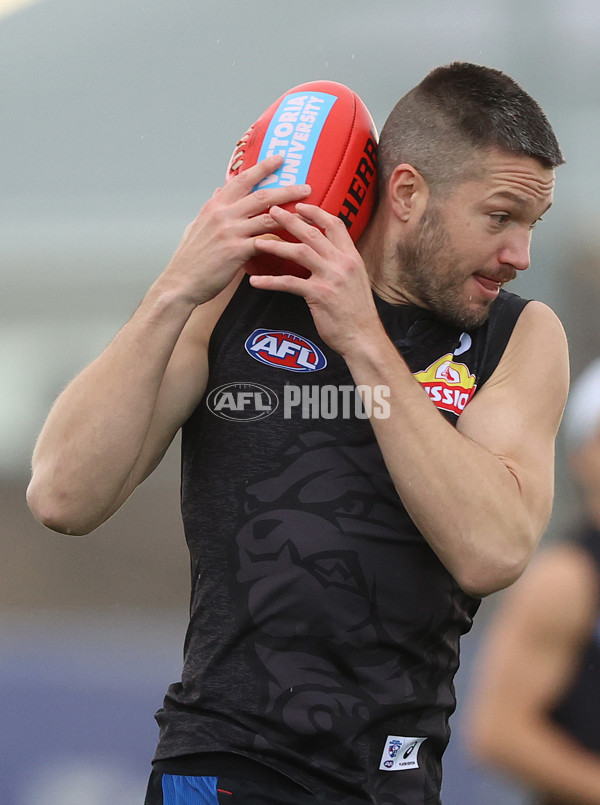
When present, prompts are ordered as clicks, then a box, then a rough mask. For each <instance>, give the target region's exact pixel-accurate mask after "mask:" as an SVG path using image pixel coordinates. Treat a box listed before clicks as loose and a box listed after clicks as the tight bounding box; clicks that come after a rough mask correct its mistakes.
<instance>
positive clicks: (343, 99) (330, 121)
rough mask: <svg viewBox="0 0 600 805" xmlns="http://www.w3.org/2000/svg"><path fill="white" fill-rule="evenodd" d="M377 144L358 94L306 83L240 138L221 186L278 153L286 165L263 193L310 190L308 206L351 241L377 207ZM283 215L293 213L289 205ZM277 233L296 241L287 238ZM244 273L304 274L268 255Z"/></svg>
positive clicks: (268, 181) (265, 182) (331, 85)
mask: <svg viewBox="0 0 600 805" xmlns="http://www.w3.org/2000/svg"><path fill="white" fill-rule="evenodd" d="M377 140H378V135H377V130H376V128H375V124H374V123H373V119H372V117H371V115H370V113H369V110H368V109H367V107H366V106H365V104H364V103H363V101H362V100H361V99H360V98H359V96H358V95H357V94H356V93H355V92H353V91H352V90H351V89H349V88H348V87H346V86H344V85H343V84H339V83H337V82H335V81H310V82H308V83H306V84H299V85H298V86H297V87H293V88H292V89H290V90H288V92H286V93H284V94H283V95H282V96H281V97H280V98H278V99H277V100H276V101H275V102H274V103H272V104H271V106H269V108H268V109H267V110H266V111H265V112H264V113H263V114H262V115H261V116H260V117H259V118H258V120H257V121H256V123H254V124H253V125H252V126H251V127H250V128H249V129H248V131H247V132H246V133H245V134H244V135H243V137H241V138H240V140H239V141H238V143H237V145H236V147H235V149H234V151H233V154H232V156H231V159H230V161H229V165H228V167H227V175H226V180H229V179H230V178H231V177H232V176H235V175H236V174H238V173H239V172H240V171H243V170H246V169H247V168H249V167H251V166H252V165H255V164H256V163H257V162H260V161H261V160H262V159H265V158H266V157H268V156H271V155H272V154H282V155H283V157H284V163H283V165H282V166H281V168H279V170H278V171H276V173H274V174H272V175H271V176H268V177H267V178H266V179H264V180H263V181H262V182H261V183H260V187H267V188H274V187H284V186H288V185H292V184H309V185H310V186H311V193H310V195H309V196H308V197H307V198H306V199H305V201H306V202H307V203H309V204H315V205H317V206H319V207H321V208H322V209H324V210H326V211H327V212H329V213H331V214H333V215H337V216H338V217H339V218H341V219H342V221H343V222H344V223H345V224H346V227H347V228H348V231H349V233H350V235H351V236H352V239H353V240H354V241H356V240H358V238H359V237H360V235H361V234H362V232H363V231H364V229H365V227H366V225H367V222H368V221H369V218H370V215H371V212H372V210H373V206H374V203H375V196H376V192H377V190H376V174H377ZM257 188H258V186H257ZM257 188H255V189H257ZM284 206H287V205H284ZM288 209H292V211H293V205H290V206H289V207H288ZM277 234H278V235H279V236H280V237H282V238H284V239H286V240H289V241H291V240H294V239H293V238H292V237H291V236H290V235H289V234H288V233H287V232H283V231H280V232H278V233H277ZM266 237H268V236H266ZM246 270H247V271H248V273H250V274H297V275H299V276H304V277H305V276H308V275H309V272H308V271H307V270H306V269H305V268H303V267H302V266H298V265H295V264H293V263H290V262H289V261H287V260H281V259H280V258H276V257H273V256H271V255H261V257H260V258H254V259H253V260H251V261H250V262H249V263H248V264H247V265H246Z"/></svg>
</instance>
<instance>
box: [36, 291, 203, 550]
mask: <svg viewBox="0 0 600 805" xmlns="http://www.w3.org/2000/svg"><path fill="white" fill-rule="evenodd" d="M192 310H193V305H191V304H190V303H189V302H186V301H183V300H181V299H180V298H178V297H175V296H174V295H173V294H171V293H168V292H167V293H165V292H160V291H158V290H156V289H152V290H151V291H150V292H149V294H148V295H147V297H146V298H145V299H144V301H143V302H142V304H141V305H140V307H139V308H138V310H137V311H136V313H135V314H134V316H133V317H132V319H131V320H130V321H129V322H128V323H127V324H126V325H125V327H123V329H122V330H121V331H120V332H119V333H118V334H117V335H116V336H115V338H114V340H113V341H112V343H111V344H110V345H109V346H108V347H107V348H106V350H105V351H104V352H103V353H102V354H101V355H100V356H99V357H98V358H97V359H96V360H95V361H94V362H93V363H91V364H90V365H89V366H88V367H87V368H86V369H85V370H84V371H83V372H82V373H81V374H80V375H79V376H78V377H76V378H75V380H73V381H72V382H71V383H70V385H69V386H68V387H67V388H66V389H65V390H64V391H63V393H62V394H61V395H60V397H59V398H58V399H57V401H56V403H55V404H54V406H53V408H52V410H51V412H50V415H49V417H48V419H47V422H46V424H45V426H44V428H43V430H42V432H41V434H40V437H39V440H38V443H37V445H36V448H35V451H34V456H33V475H32V480H31V483H30V486H29V489H28V502H29V505H30V507H31V509H32V511H33V513H34V514H35V515H36V517H38V519H40V520H41V521H42V522H43V523H44V524H45V525H47V526H48V527H50V528H53V529H54V530H58V531H62V532H66V533H74V534H78V533H87V532H88V531H90V530H92V529H93V528H95V527H96V526H97V525H99V524H100V523H101V522H103V520H104V519H106V517H107V516H109V515H110V514H111V513H112V511H113V510H114V507H115V506H114V504H115V502H116V501H117V500H118V499H119V497H120V496H121V495H122V494H123V489H124V487H125V486H126V485H127V483H128V479H129V478H130V476H131V473H132V471H133V469H134V467H135V465H136V461H137V460H138V457H139V456H140V453H141V451H142V448H143V445H144V440H145V438H146V435H147V432H148V428H149V426H150V422H151V420H152V416H153V413H154V409H155V405H156V401H157V397H158V393H159V390H160V387H161V382H162V379H163V376H164V372H165V368H166V366H167V364H168V361H169V359H170V357H171V355H172V352H173V348H174V346H175V344H176V342H177V339H178V337H179V335H180V334H181V331H182V329H183V327H184V325H185V323H186V321H187V319H188V317H189V315H190V313H191V311H192Z"/></svg>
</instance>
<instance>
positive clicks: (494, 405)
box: [457, 302, 569, 533]
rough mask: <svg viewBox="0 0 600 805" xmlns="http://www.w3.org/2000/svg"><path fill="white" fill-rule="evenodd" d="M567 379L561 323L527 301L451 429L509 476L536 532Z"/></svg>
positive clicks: (545, 507)
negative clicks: (492, 458)
mask: <svg viewBox="0 0 600 805" xmlns="http://www.w3.org/2000/svg"><path fill="white" fill-rule="evenodd" d="M568 375H569V371H568V354H567V345H566V338H565V334H564V330H563V328H562V325H561V324H560V322H559V321H558V319H557V318H556V316H555V314H554V313H553V312H552V311H551V310H550V309H549V308H548V307H546V306H545V305H543V304H540V303H535V302H532V303H530V304H529V305H527V307H526V308H525V309H524V311H523V313H522V314H521V316H520V318H519V321H518V322H517V324H516V326H515V329H514V331H513V334H512V336H511V339H510V341H509V344H508V346H507V348H506V350H505V352H504V355H503V356H502V359H501V360H500V363H499V364H498V367H497V368H496V370H495V372H494V374H493V375H492V377H491V378H490V379H489V380H488V382H487V383H486V384H485V385H484V386H483V388H481V389H480V390H479V391H478V392H477V394H476V395H475V396H474V397H473V399H472V400H471V402H470V403H469V405H468V406H467V407H466V408H465V410H464V412H463V413H462V415H461V417H460V419H459V422H458V425H457V429H458V430H459V431H460V432H461V433H463V434H464V435H465V436H467V437H469V438H470V439H472V440H473V441H475V442H477V443H478V444H480V445H481V446H482V447H485V448H486V449H487V450H489V451H490V453H492V454H493V455H495V456H497V457H498V458H499V459H500V460H501V461H502V462H503V463H504V464H505V466H506V467H507V468H508V470H509V471H510V472H511V473H512V474H513V476H514V478H515V484H516V485H517V487H518V490H519V493H520V495H521V498H522V500H523V503H524V505H525V506H526V508H527V511H528V512H529V514H530V516H531V518H532V523H533V524H534V526H535V528H536V531H538V533H541V529H542V528H543V527H544V526H545V524H546V522H547V520H548V517H549V515H550V509H551V505H552V497H553V489H554V443H555V439H556V433H557V431H558V427H559V424H560V420H561V416H562V411H563V408H564V405H565V401H566V396H567V391H568Z"/></svg>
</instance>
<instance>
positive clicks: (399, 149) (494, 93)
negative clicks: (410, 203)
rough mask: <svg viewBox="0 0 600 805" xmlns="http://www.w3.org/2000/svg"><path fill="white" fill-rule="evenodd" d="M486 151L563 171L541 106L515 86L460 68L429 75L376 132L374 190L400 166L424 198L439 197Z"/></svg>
mask: <svg viewBox="0 0 600 805" xmlns="http://www.w3.org/2000/svg"><path fill="white" fill-rule="evenodd" d="M492 147H497V148H501V149H503V150H505V151H508V152H510V153H513V154H522V155H525V156H530V157H534V158H535V159H537V160H538V161H539V162H540V163H541V164H542V165H543V166H544V167H547V168H556V167H558V166H559V165H562V164H563V163H564V158H563V155H562V153H561V150H560V147H559V145H558V141H557V139H556V136H555V134H554V132H553V131H552V128H551V126H550V123H549V122H548V120H547V118H546V115H545V114H544V112H543V110H542V108H541V106H540V105H539V104H538V103H537V101H535V100H534V99H533V98H532V97H531V96H530V95H528V94H527V93H526V92H525V91H524V90H523V89H521V87H520V86H519V85H518V84H517V83H516V81H514V80H513V79H512V78H510V77H509V76H507V75H506V74H504V73H502V72H501V71H500V70H495V69H492V68H490V67H482V66H480V65H477V64H469V63H467V62H454V63H453V64H450V65H447V66H444V67H437V68H436V69H435V70H432V71H431V72H430V73H429V74H428V75H427V76H425V78H424V79H423V80H422V81H421V83H420V84H418V85H417V86H416V87H415V88H414V89H412V90H411V91H410V92H408V93H407V94H406V95H405V96H404V97H403V98H401V99H400V100H399V101H398V103H397V104H396V106H395V107H394V109H393V110H392V112H391V113H390V115H389V117H388V119H387V121H386V122H385V125H384V126H383V129H382V131H381V137H380V140H379V176H380V179H379V181H380V188H381V190H382V191H383V190H384V188H386V187H387V184H388V182H389V180H390V177H391V175H392V172H393V170H394V168H395V167H396V166H397V165H400V164H401V163H403V162H406V163H408V164H410V165H412V166H413V167H415V168H417V170H419V172H420V173H422V174H423V176H424V178H425V180H426V181H427V183H428V185H429V186H430V187H431V189H432V191H436V190H437V191H439V192H443V190H444V189H447V187H448V185H449V184H450V183H451V182H452V183H453V184H454V185H455V179H456V176H458V175H459V174H461V175H462V177H464V178H465V179H466V178H468V176H465V169H466V170H467V172H468V164H467V163H468V161H469V160H470V159H472V157H473V151H474V150H476V149H479V150H481V151H483V150H485V149H489V148H492ZM473 168H475V165H474V166H473Z"/></svg>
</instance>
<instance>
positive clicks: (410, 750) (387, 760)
mask: <svg viewBox="0 0 600 805" xmlns="http://www.w3.org/2000/svg"><path fill="white" fill-rule="evenodd" d="M426 740H427V738H407V737H406V736H402V735H388V737H387V741H386V744H385V747H384V750H383V754H382V756H381V763H380V764H379V770H380V771H406V770H407V769H418V768H419V762H418V755H419V749H420V747H421V744H422V743H423V741H426Z"/></svg>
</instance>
